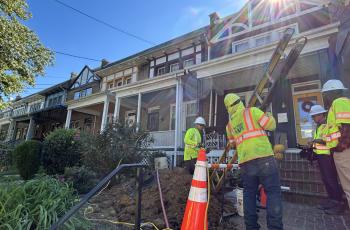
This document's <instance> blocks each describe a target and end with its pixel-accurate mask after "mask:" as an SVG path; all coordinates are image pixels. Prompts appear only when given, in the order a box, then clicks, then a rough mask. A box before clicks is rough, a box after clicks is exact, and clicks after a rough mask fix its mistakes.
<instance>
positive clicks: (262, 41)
mask: <svg viewBox="0 0 350 230" xmlns="http://www.w3.org/2000/svg"><path fill="white" fill-rule="evenodd" d="M270 42H271V36H270V35H267V36H263V37H259V38H257V39H255V46H256V47H258V46H263V45H266V44H268V43H270Z"/></svg>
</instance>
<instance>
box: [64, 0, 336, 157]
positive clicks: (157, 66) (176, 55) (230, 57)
mask: <svg viewBox="0 0 350 230" xmlns="http://www.w3.org/2000/svg"><path fill="white" fill-rule="evenodd" d="M209 18H210V24H209V25H208V26H206V27H204V28H201V29H198V30H196V31H193V32H191V33H189V34H185V35H183V36H181V37H178V38H176V39H173V40H171V41H168V42H166V43H163V44H160V45H158V46H155V47H152V48H150V49H148V50H145V51H142V52H140V53H137V54H135V55H132V56H130V57H127V58H125V59H122V60H119V61H116V62H112V63H104V65H102V66H101V67H100V68H99V69H96V70H95V74H96V75H98V76H99V77H100V86H101V89H100V92H99V93H97V94H96V95H94V96H91V98H94V100H90V99H89V100H86V101H82V102H79V103H74V105H73V104H72V106H71V107H70V105H68V109H69V108H72V110H75V108H77V107H76V106H78V104H79V106H80V107H84V108H88V107H89V106H92V103H93V104H94V106H95V107H96V109H97V110H98V108H100V109H102V108H103V110H100V114H102V115H101V119H100V125H99V127H100V128H101V129H103V127H104V126H105V124H106V123H107V122H108V121H110V120H112V119H113V118H118V119H120V120H123V121H128V122H136V123H137V124H139V125H140V126H141V128H142V129H144V130H147V131H149V132H150V133H151V135H152V136H153V137H154V140H155V141H154V144H153V146H152V147H154V148H161V149H166V150H169V151H175V152H178V153H181V150H182V148H183V134H184V132H185V131H186V129H187V128H189V127H191V126H192V125H193V121H194V119H195V117H196V116H198V115H200V116H203V117H204V118H205V119H206V120H207V123H208V127H207V129H206V135H205V137H206V138H205V139H206V142H207V146H210V147H212V148H213V149H219V150H220V149H222V148H223V147H224V145H225V141H226V139H225V137H224V136H225V133H224V132H225V125H226V123H227V121H228V117H227V113H226V111H225V108H224V104H223V98H224V96H225V95H226V94H227V93H230V92H235V93H238V94H239V95H240V96H241V97H242V100H243V101H244V102H245V101H248V100H249V98H250V97H251V94H252V92H253V90H254V87H255V85H256V84H257V82H258V80H259V79H260V77H261V76H262V75H263V72H264V71H265V68H266V66H267V64H268V61H269V59H270V57H271V55H272V53H273V51H274V49H275V47H276V45H277V43H278V40H279V39H280V38H281V36H282V34H283V32H284V31H285V30H286V29H287V28H293V29H294V30H295V34H294V36H293V38H292V40H291V42H290V44H289V46H288V47H287V51H286V54H288V52H289V50H290V49H291V47H292V45H293V43H294V42H295V41H296V39H298V38H299V37H302V36H306V37H307V38H308V43H307V45H306V47H305V48H304V50H303V52H302V54H301V56H300V58H299V59H298V61H297V62H296V64H295V65H294V67H293V68H292V70H291V71H290V73H289V74H288V76H286V77H285V79H284V80H283V81H281V82H280V83H279V87H278V90H277V92H276V95H279V96H278V97H274V99H273V102H272V105H271V107H270V108H269V109H270V111H271V112H272V113H273V114H274V116H275V117H276V118H277V121H278V128H277V130H276V132H275V133H274V135H273V136H271V139H272V140H273V142H276V143H277V142H278V143H282V144H285V145H286V146H288V147H291V148H292V147H295V146H296V143H301V144H304V143H306V142H307V141H308V140H309V139H310V138H312V130H313V128H314V127H313V122H312V120H311V118H310V117H309V116H308V110H309V108H310V105H312V104H316V103H317V104H321V105H322V104H323V102H322V96H321V92H320V88H321V85H322V83H324V82H325V81H326V80H327V79H329V78H333V77H334V71H333V69H332V65H331V63H332V61H333V60H332V55H331V54H330V49H329V46H330V45H329V38H330V37H331V36H333V35H334V34H336V33H337V32H338V26H339V21H337V20H332V18H331V17H330V12H329V1H322V0H320V1H316V0H289V1H267V0H251V1H248V2H247V3H246V4H245V6H244V7H243V8H242V9H241V10H239V11H238V12H237V13H235V14H233V15H230V16H227V17H225V18H220V17H219V16H218V14H216V13H213V14H211V15H210V17H209ZM280 69H281V67H280V66H279V67H278V68H277V71H276V74H278V72H279V71H280ZM67 121H69V119H67ZM68 123H69V122H68ZM68 123H67V124H68ZM213 152H214V151H213Z"/></svg>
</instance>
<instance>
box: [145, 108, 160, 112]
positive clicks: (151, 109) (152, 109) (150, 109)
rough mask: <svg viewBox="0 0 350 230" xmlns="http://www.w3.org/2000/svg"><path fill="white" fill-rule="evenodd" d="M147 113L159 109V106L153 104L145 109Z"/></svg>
mask: <svg viewBox="0 0 350 230" xmlns="http://www.w3.org/2000/svg"><path fill="white" fill-rule="evenodd" d="M147 110H148V113H153V112H154V111H157V110H160V106H153V107H150V108H148V109H147Z"/></svg>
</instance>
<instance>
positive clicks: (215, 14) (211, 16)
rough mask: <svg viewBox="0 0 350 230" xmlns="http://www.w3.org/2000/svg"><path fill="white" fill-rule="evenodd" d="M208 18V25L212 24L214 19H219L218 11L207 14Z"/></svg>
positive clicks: (214, 22)
mask: <svg viewBox="0 0 350 230" xmlns="http://www.w3.org/2000/svg"><path fill="white" fill-rule="evenodd" d="M209 18H210V26H213V25H214V24H216V21H217V20H219V19H220V17H219V15H218V13H216V12H214V13H211V14H209Z"/></svg>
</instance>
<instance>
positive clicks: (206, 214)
mask: <svg viewBox="0 0 350 230" xmlns="http://www.w3.org/2000/svg"><path fill="white" fill-rule="evenodd" d="M207 178H208V202H207V207H206V209H205V218H204V229H207V228H206V227H207V221H206V219H207V216H208V209H209V202H210V178H209V168H208V167H207Z"/></svg>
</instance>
